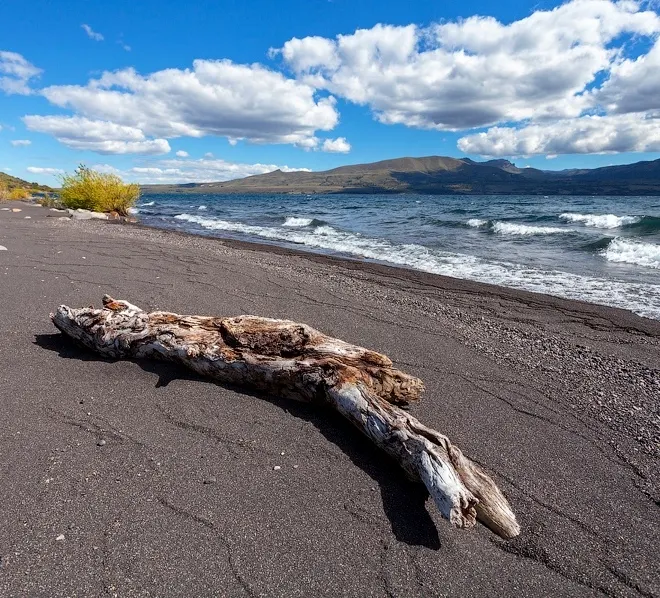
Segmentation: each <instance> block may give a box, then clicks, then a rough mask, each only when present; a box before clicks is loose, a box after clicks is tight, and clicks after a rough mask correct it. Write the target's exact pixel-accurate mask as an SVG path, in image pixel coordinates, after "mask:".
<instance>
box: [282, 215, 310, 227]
mask: <svg viewBox="0 0 660 598" xmlns="http://www.w3.org/2000/svg"><path fill="white" fill-rule="evenodd" d="M313 221H314V219H313V218H299V217H297V216H289V217H288V218H287V219H286V220H285V221H284V224H283V225H282V226H289V227H291V228H301V227H303V226H309V225H310V224H311V223H312V222H313Z"/></svg>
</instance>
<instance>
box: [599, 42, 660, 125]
mask: <svg viewBox="0 0 660 598" xmlns="http://www.w3.org/2000/svg"><path fill="white" fill-rule="evenodd" d="M659 73H660V39H658V40H656V42H655V44H654V45H653V47H652V48H651V50H650V51H649V52H648V53H647V54H642V55H641V56H639V57H637V58H635V59H624V60H621V61H619V62H617V63H616V64H615V65H614V66H613V67H612V69H611V71H610V76H609V79H608V80H607V81H605V83H604V84H603V85H602V87H601V88H600V89H598V90H596V91H595V92H594V93H593V96H594V99H595V101H597V102H598V103H599V104H600V105H602V106H603V108H604V109H605V110H607V111H608V112H612V113H617V114H623V113H628V112H643V111H647V110H659V109H660V75H659Z"/></svg>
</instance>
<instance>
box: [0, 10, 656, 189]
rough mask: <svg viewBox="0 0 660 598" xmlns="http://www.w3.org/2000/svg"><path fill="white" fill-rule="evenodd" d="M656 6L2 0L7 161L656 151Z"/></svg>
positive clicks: (45, 173)
mask: <svg viewBox="0 0 660 598" xmlns="http://www.w3.org/2000/svg"><path fill="white" fill-rule="evenodd" d="M656 6H657V5H656V4H654V3H641V4H635V3H633V2H631V1H629V0H625V1H622V2H618V3H617V2H610V1H609V0H573V1H572V2H569V3H566V4H563V5H561V4H560V3H557V2H550V1H541V2H523V1H519V0H516V1H508V2H505V3H497V4H495V3H490V2H470V1H465V2H461V3H456V2H442V1H436V2H421V1H419V2H408V3H403V2H389V1H387V0H379V1H374V0H361V1H360V2H355V1H354V0H352V1H349V0H332V1H328V0H305V1H302V0H286V1H282V2H278V3H275V2H272V0H258V1H243V2H240V1H238V0H233V1H213V2H212V1H198V2H194V3H180V2H177V3H174V2H170V1H163V0H160V1H159V2H155V1H151V0H148V1H140V2H135V1H132V2H127V1H124V0H121V1H115V2H113V3H111V4H108V3H101V2H90V1H87V2H82V1H74V0H68V1H67V2H65V3H64V2H46V1H41V0H40V1H34V0H32V1H30V2H29V3H27V4H26V2H25V1H24V0H23V1H20V2H19V1H17V0H4V2H3V8H2V20H1V22H0V127H2V128H1V130H0V170H2V171H6V172H10V173H11V174H13V175H15V176H19V177H21V178H26V179H29V180H36V181H39V182H44V183H50V184H54V183H55V181H56V179H55V178H54V176H53V173H56V172H61V171H71V170H72V169H73V168H75V166H76V165H77V164H79V163H81V162H83V163H85V164H87V165H91V166H96V167H99V168H101V169H105V170H107V171H109V172H117V173H119V174H121V175H122V176H124V177H125V178H127V179H132V180H139V181H142V182H175V181H182V182H185V181H192V180H222V179H227V178H235V177H236V176H242V175H246V174H256V173H259V172H264V171H267V170H268V169H271V168H273V167H285V166H286V167H289V168H309V169H312V170H324V169H328V168H333V167H336V166H340V165H342V164H350V163H358V162H370V161H375V160H380V159H385V158H393V157H399V156H404V155H414V156H424V155H449V156H456V157H459V156H469V157H471V158H473V159H484V158H483V156H495V157H507V158H510V159H512V160H514V161H515V162H516V164H518V165H519V166H524V165H532V166H536V167H539V168H553V169H557V168H571V167H576V166H579V167H594V166H601V165H607V164H616V163H627V162H633V161H638V160H645V159H657V158H660V118H659V116H660V77H658V75H657V73H658V72H660V71H659V70H658V69H659V68H660V45H658V41H657V40H658V34H659V33H660V17H658V10H657V8H656ZM338 36H340V37H338ZM195 61H197V62H195ZM104 73H106V75H104ZM102 77H103V78H102ZM28 142H29V143H28ZM177 152H178V153H179V154H180V155H177ZM182 152H184V153H185V154H187V155H184V154H183V153H182Z"/></svg>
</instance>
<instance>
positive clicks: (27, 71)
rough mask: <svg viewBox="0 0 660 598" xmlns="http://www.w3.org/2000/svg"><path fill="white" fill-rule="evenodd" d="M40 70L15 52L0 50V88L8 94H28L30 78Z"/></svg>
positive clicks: (39, 72) (29, 92)
mask: <svg viewBox="0 0 660 598" xmlns="http://www.w3.org/2000/svg"><path fill="white" fill-rule="evenodd" d="M41 73H42V70H41V69H39V68H37V67H36V66H34V65H33V64H32V63H31V62H28V61H27V60H26V59H25V58H24V57H23V56H21V55H20V54H17V53H16V52H5V51H0V90H2V91H4V92H5V93H8V94H20V95H29V94H31V93H32V90H31V89H30V85H29V83H30V80H31V79H34V78H35V77H38V76H39V75H40V74H41Z"/></svg>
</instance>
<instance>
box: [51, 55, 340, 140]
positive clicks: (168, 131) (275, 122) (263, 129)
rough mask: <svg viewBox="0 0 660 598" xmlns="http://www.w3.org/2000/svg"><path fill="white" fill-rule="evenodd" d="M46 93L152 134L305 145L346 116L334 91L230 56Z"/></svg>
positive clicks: (87, 113) (89, 114)
mask: <svg viewBox="0 0 660 598" xmlns="http://www.w3.org/2000/svg"><path fill="white" fill-rule="evenodd" d="M41 93H42V94H43V95H44V96H45V97H46V98H47V99H48V100H49V101H50V102H51V103H52V104H54V105H56V106H60V107H63V108H70V109H72V110H73V111H75V112H76V114H77V115H78V116H82V117H85V118H87V119H90V120H94V121H107V122H112V123H115V124H116V125H119V126H123V127H130V128H133V129H136V130H137V129H139V130H140V131H142V133H143V135H144V136H145V137H157V138H173V137H182V136H188V137H204V136H207V135H215V136H222V137H227V138H229V139H236V140H238V139H246V140H248V141H251V142H253V143H287V144H293V145H299V146H302V147H304V146H306V144H308V143H309V141H310V139H313V138H314V133H315V131H317V130H324V131H327V130H331V129H332V128H334V127H335V125H336V124H337V122H338V118H339V115H338V113H337V111H336V109H335V100H334V98H332V97H321V98H318V97H317V95H316V90H315V89H314V88H313V87H311V86H309V85H307V84H305V83H302V82H300V81H296V80H294V79H288V78H286V77H285V76H284V75H283V74H281V73H278V72H275V71H272V70H269V69H267V68H265V67H263V66H261V65H258V64H253V65H240V64H234V63H233V62H231V61H229V60H217V61H215V60H195V61H194V62H193V68H192V69H185V70H179V69H167V70H163V71H158V72H155V73H151V74H150V75H146V76H142V75H139V74H138V73H137V72H136V71H135V70H133V69H125V70H121V71H117V72H114V73H105V74H103V76H102V77H100V78H99V79H95V80H92V81H90V82H89V83H88V84H87V85H86V86H79V85H59V86H52V87H47V88H45V89H43V90H42V92H41Z"/></svg>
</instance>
